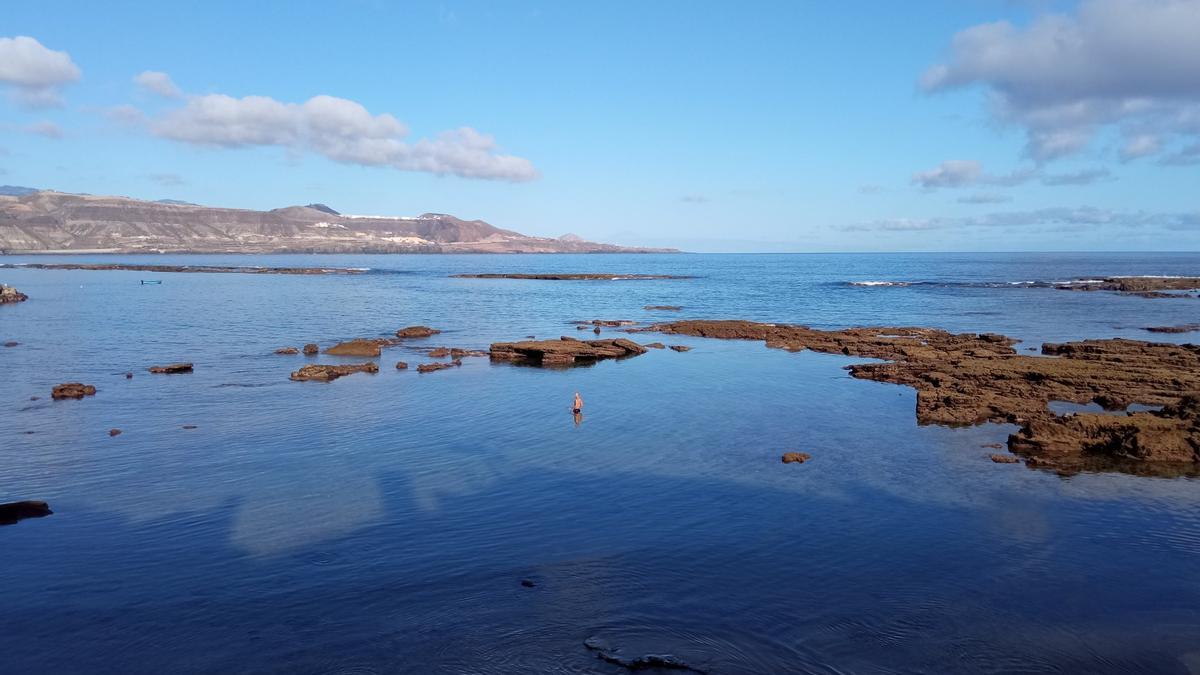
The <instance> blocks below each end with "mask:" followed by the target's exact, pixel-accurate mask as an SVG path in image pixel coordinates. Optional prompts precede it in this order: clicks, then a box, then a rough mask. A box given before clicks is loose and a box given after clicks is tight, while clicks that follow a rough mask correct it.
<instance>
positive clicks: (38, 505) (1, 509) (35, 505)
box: [0, 500, 54, 525]
mask: <svg viewBox="0 0 1200 675" xmlns="http://www.w3.org/2000/svg"><path fill="white" fill-rule="evenodd" d="M53 514H54V512H53V511H51V510H50V505H49V504H47V503H46V502H42V501H36V500H28V501H21V502H9V503H7V504H0V525H15V524H16V523H18V522H20V521H22V520H25V519H26V518H45V517H46V516H49V515H53Z"/></svg>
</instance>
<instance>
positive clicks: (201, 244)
mask: <svg viewBox="0 0 1200 675" xmlns="http://www.w3.org/2000/svg"><path fill="white" fill-rule="evenodd" d="M55 251H94V252H105V253H109V252H111V253H136V252H175V253H183V252H187V253H636V252H652V251H653V252H658V251H669V249H640V248H625V247H622V246H614V245H611V244H598V243H595V242H590V241H583V240H582V239H579V238H577V237H562V238H558V239H552V238H545V237H529V236H526V235H523V234H520V233H518V232H513V231H511V230H503V229H500V228H498V227H495V226H493V225H490V224H488V223H486V222H484V221H482V220H461V219H459V218H455V217H454V216H450V215H445V214H440V213H426V214H424V215H421V216H415V217H385V216H350V215H341V214H337V213H336V212H334V211H333V209H331V208H329V207H328V206H325V205H323V204H313V205H310V206H289V207H286V208H281V209H273V210H271V211H250V210H245V209H223V208H213V207H208V206H198V205H195V204H187V203H181V202H175V201H159V202H150V201H141V200H137V199H129V198H126V197H94V196H91V195H76V194H65V193H61V192H51V191H41V192H33V193H29V194H24V195H11V196H9V195H0V252H3V253H38V252H45V253H48V252H55Z"/></svg>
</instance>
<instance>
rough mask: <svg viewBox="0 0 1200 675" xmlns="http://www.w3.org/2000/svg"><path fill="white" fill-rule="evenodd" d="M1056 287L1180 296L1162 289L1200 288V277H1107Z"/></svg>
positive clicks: (1061, 288) (1151, 295)
mask: <svg viewBox="0 0 1200 675" xmlns="http://www.w3.org/2000/svg"><path fill="white" fill-rule="evenodd" d="M1055 288H1057V289H1059V290H1063V291H1116V292H1118V293H1132V294H1135V295H1144V296H1146V297H1179V296H1177V295H1172V294H1169V293H1163V292H1162V291H1192V290H1196V289H1200V277H1106V278H1103V279H1080V280H1078V281H1075V282H1072V283H1067V284H1060V285H1058V286H1055Z"/></svg>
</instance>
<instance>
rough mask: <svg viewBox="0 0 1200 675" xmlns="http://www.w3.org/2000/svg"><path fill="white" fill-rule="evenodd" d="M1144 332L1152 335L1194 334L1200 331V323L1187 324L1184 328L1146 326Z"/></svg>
mask: <svg viewBox="0 0 1200 675" xmlns="http://www.w3.org/2000/svg"><path fill="white" fill-rule="evenodd" d="M1143 330H1147V331H1150V332H1151V333H1194V332H1196V331H1198V330H1200V323H1185V324H1183V325H1182V326H1146V327H1145V328H1144V329H1143Z"/></svg>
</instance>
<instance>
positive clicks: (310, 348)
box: [302, 342, 321, 356]
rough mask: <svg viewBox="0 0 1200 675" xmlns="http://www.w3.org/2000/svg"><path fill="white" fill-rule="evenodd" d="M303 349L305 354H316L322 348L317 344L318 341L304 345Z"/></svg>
mask: <svg viewBox="0 0 1200 675" xmlns="http://www.w3.org/2000/svg"><path fill="white" fill-rule="evenodd" d="M302 351H303V352H304V355H305V356H315V355H316V353H317V352H319V351H321V348H320V347H318V346H317V343H315V342H310V343H308V344H306V345H304V349H303V350H302Z"/></svg>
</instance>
